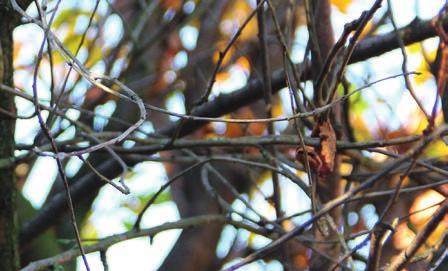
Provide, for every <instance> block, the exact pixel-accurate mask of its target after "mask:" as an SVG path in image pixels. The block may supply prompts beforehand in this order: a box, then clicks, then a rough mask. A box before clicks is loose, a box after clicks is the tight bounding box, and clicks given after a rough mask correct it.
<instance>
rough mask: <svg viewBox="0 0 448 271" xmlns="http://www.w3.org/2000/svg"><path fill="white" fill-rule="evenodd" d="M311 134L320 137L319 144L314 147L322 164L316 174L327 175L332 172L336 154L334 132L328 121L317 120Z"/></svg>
mask: <svg viewBox="0 0 448 271" xmlns="http://www.w3.org/2000/svg"><path fill="white" fill-rule="evenodd" d="M312 136H318V137H319V138H320V146H319V147H317V148H316V152H317V154H318V156H319V158H320V160H321V161H322V166H321V167H320V169H319V172H318V174H319V176H321V177H324V176H328V175H330V174H331V173H332V172H333V169H334V159H335V155H336V134H335V132H334V130H333V127H332V126H331V123H330V121H329V120H322V121H319V122H318V123H317V125H316V127H314V130H313V133H312Z"/></svg>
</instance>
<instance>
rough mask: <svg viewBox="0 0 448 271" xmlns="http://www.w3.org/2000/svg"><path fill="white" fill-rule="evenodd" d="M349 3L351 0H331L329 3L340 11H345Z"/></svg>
mask: <svg viewBox="0 0 448 271" xmlns="http://www.w3.org/2000/svg"><path fill="white" fill-rule="evenodd" d="M351 3H352V1H351V0H331V4H333V5H334V6H335V7H337V8H338V9H339V10H340V11H341V12H342V13H347V10H348V7H349V6H350V5H351Z"/></svg>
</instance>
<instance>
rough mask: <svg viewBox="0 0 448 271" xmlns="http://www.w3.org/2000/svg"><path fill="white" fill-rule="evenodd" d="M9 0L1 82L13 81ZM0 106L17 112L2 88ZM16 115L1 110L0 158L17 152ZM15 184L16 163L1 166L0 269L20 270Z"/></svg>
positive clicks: (2, 9) (1, 13)
mask: <svg viewBox="0 0 448 271" xmlns="http://www.w3.org/2000/svg"><path fill="white" fill-rule="evenodd" d="M8 2H9V1H7V0H0V83H2V84H6V85H9V86H11V85H13V65H12V50H13V49H12V48H13V47H12V29H13V22H14V18H13V15H12V14H13V13H12V10H11V9H10V6H9V3H8ZM0 107H1V109H3V110H6V111H8V112H15V108H14V97H13V96H12V95H10V94H7V93H5V92H0ZM14 125H15V119H14V118H12V117H11V116H8V115H7V114H2V113H0V160H3V161H8V160H9V159H12V157H13V156H14ZM16 194H17V191H16V185H15V176H14V166H12V165H11V166H8V167H0V270H3V271H9V270H18V263H19V257H18V250H17V218H16Z"/></svg>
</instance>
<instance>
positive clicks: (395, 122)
mask: <svg viewBox="0 0 448 271" xmlns="http://www.w3.org/2000/svg"><path fill="white" fill-rule="evenodd" d="M252 2H254V1H252ZM75 3H76V1H62V6H61V10H63V9H65V8H69V7H70V6H72V5H74V4H75ZM93 3H94V1H82V3H81V4H79V5H80V6H81V7H82V8H83V9H86V10H91V9H92V8H93V6H92V5H93ZM372 3H373V0H369V1H362V0H353V4H352V5H351V6H350V8H349V11H348V12H347V14H343V13H341V12H340V11H338V10H337V9H334V10H333V17H332V20H333V25H334V28H335V37H336V39H337V38H338V37H339V35H340V33H341V32H342V29H343V25H344V24H345V23H347V22H349V21H351V20H353V19H356V18H357V17H358V16H359V14H360V13H361V12H362V11H363V10H365V9H366V8H368V7H370V5H371V4H372ZM392 3H393V10H394V17H395V19H396V22H397V24H398V27H401V26H404V25H407V24H409V23H410V22H411V21H412V20H413V19H414V16H415V11H416V10H418V13H419V17H420V18H421V19H429V18H431V17H432V16H434V15H435V14H436V13H437V12H438V10H439V9H440V7H441V6H442V5H443V4H444V1H441V0H440V1H438V0H429V1H415V0H414V1H399V0H393V1H392ZM404 3H406V4H404ZM188 5H190V6H189V7H188V8H191V3H189V4H188ZM252 5H253V3H252ZM384 5H385V4H384ZM384 5H383V6H384ZM106 8H107V3H106V1H104V0H102V1H101V4H100V8H99V11H98V12H99V13H104V12H105V10H106ZM28 12H29V13H30V14H33V13H34V14H35V11H33V9H32V8H31V9H30V10H28ZM86 25H87V21H86V20H85V19H80V20H79V21H77V26H76V29H77V30H76V31H83V30H84V29H85V27H86ZM105 27H107V28H109V27H110V28H113V29H114V30H116V31H112V32H110V33H111V34H110V35H107V37H105V39H106V40H105V42H106V45H107V46H110V47H113V46H114V45H116V43H117V42H118V40H119V39H120V37H121V35H122V34H123V30H122V29H123V26H122V24H121V22H120V18H119V17H118V16H111V17H110V18H109V19H108V20H107V23H106V26H105ZM391 30H392V29H390V28H388V29H381V30H380V31H384V32H389V31H391ZM298 31H299V33H300V37H301V38H300V39H297V40H296V41H295V45H294V47H293V51H292V55H293V59H295V60H297V61H299V60H300V59H301V58H302V56H303V52H304V49H305V46H306V43H304V41H303V36H304V35H305V36H306V31H305V29H298ZM59 34H60V35H64V33H63V31H61V33H59ZM197 36H198V31H197V29H196V28H195V27H193V26H191V25H187V26H185V27H183V28H182V29H181V31H180V38H181V41H182V43H183V45H184V46H185V48H186V49H193V48H194V47H195V46H196V39H197ZM42 38H43V33H42V31H41V30H40V29H39V28H38V27H37V26H34V25H32V24H26V25H24V26H20V27H18V28H17V29H16V30H15V32H14V39H15V40H16V41H18V42H20V43H21V44H22V46H23V48H22V50H20V54H19V56H18V57H17V62H16V65H26V64H27V63H30V62H32V61H33V60H34V58H35V57H36V54H37V51H38V46H39V45H40V42H41V41H42ZM425 46H427V47H428V48H434V47H435V46H437V39H431V40H428V41H426V42H425ZM83 57H85V52H84V55H83V52H81V54H80V55H79V58H83ZM187 61H188V59H187V54H186V52H185V51H184V52H180V53H179V54H178V55H177V56H176V58H175V63H174V67H173V70H176V69H180V68H182V67H184V66H185V65H186V63H187ZM385 61H386V62H387V63H388V65H384V62H385ZM401 61H402V58H401V53H400V52H399V51H398V50H394V51H392V52H389V53H387V54H385V55H383V56H382V57H381V58H373V59H371V60H368V61H365V62H363V63H359V64H354V65H351V66H350V67H349V68H348V72H347V76H348V78H349V80H350V81H352V82H354V83H356V84H359V86H362V85H363V84H364V83H365V81H366V80H371V81H373V80H376V79H380V78H383V77H386V76H390V75H392V74H396V73H397V72H396V71H398V70H400V66H401ZM419 63H420V61H419V59H411V61H410V62H409V66H408V69H409V70H415V69H417V67H418V65H419ZM44 69H45V68H44ZM94 69H95V70H96V71H97V72H102V71H103V69H104V67H101V65H99V66H97V67H94ZM118 70H119V67H118V68H117V69H116V70H115V71H112V74H114V73H118ZM366 74H371V75H372V76H373V78H366ZM166 76H173V74H172V73H171V74H166ZM174 76H175V74H174ZM43 80H44V79H43ZM15 81H16V82H20V83H19V86H20V87H22V88H23V89H25V90H26V91H27V92H28V93H31V83H32V82H31V79H30V77H29V73H27V72H23V71H19V72H17V73H16V74H15ZM246 82H247V74H246V72H245V71H244V70H243V69H241V68H240V67H239V66H233V67H232V68H231V70H230V77H229V79H228V80H227V81H225V82H223V83H219V84H217V85H216V86H215V87H214V89H213V92H212V93H213V95H219V93H228V92H231V91H233V90H235V89H238V88H240V87H242V86H244V85H245V84H246ZM402 85H403V82H402V80H401V79H395V80H388V81H385V82H384V83H381V84H377V85H375V86H373V87H371V88H369V89H367V90H364V91H363V92H362V95H365V96H364V97H366V98H367V100H377V99H378V98H379V97H380V98H382V99H384V100H386V101H388V104H381V103H374V102H372V103H370V104H369V105H370V106H372V110H370V111H369V112H368V113H366V114H367V116H366V118H367V119H370V120H372V122H374V120H375V121H378V122H380V123H383V122H385V123H387V124H388V125H390V126H391V127H395V128H397V127H399V126H400V124H402V123H406V122H407V120H408V118H409V117H410V116H411V114H412V108H411V107H412V104H413V103H414V102H413V100H412V98H411V97H410V95H409V94H408V93H407V92H403V90H402V89H403V88H402ZM87 87H88V85H87V84H86V83H84V85H82V84H81V85H80V87H79V90H77V91H78V95H79V97H82V95H83V94H84V93H85V90H86V89H87ZM40 88H41V89H42V88H45V82H40ZM434 90H435V85H434V82H428V83H426V84H425V85H423V86H420V87H419V91H418V96H419V97H421V98H422V101H423V103H424V105H425V108H426V109H427V111H429V110H430V109H431V108H432V105H433V104H434V98H435V91H434ZM428 93H429V94H428ZM39 96H40V98H42V99H48V98H49V94H48V92H45V91H40V93H39ZM280 96H281V97H283V98H282V99H283V100H284V101H285V110H284V112H286V113H288V112H290V110H289V108H288V106H287V105H288V102H287V99H288V96H289V95H288V93H287V91H286V90H284V91H281V92H280ZM16 104H17V107H18V112H19V114H20V115H29V114H30V113H32V112H33V106H32V104H31V103H29V102H25V101H23V100H21V99H16ZM389 106H393V107H395V108H397V110H399V112H400V114H399V115H398V116H396V118H393V119H390V114H389V113H388V112H389V111H388V110H389V109H388V107H389ZM167 108H168V109H170V110H172V111H175V112H178V113H185V109H184V107H183V96H182V95H181V94H180V93H178V94H176V95H172V96H171V97H170V98H169V99H168V101H167ZM114 109H115V103H114V102H109V103H107V104H105V105H103V106H101V107H98V108H97V109H96V111H97V113H101V114H102V115H105V116H108V115H110V114H111V113H112V112H113V110H114ZM70 115H71V117H72V118H74V119H76V118H77V117H78V116H79V113H78V112H77V111H75V110H72V111H71V112H70ZM95 125H99V126H102V125H105V121H104V119H100V118H98V119H96V120H95ZM145 129H147V131H148V132H150V131H152V126H151V124H150V123H146V126H145ZM277 129H282V127H281V126H279V127H277ZM37 131H38V126H37V121H36V118H32V119H29V120H18V121H17V127H16V141H17V142H18V143H24V144H31V143H32V140H33V137H34V135H35V134H36V132H37ZM73 135H74V131H73V130H68V131H66V133H65V134H64V136H66V138H70V137H72V136H73ZM17 154H20V152H18V153H17ZM80 166H81V162H80V161H79V159H78V158H71V160H70V162H69V163H68V165H67V174H68V175H69V176H70V175H71V174H72V175H73V174H74V173H75V172H76V170H77V169H78V168H79V167H80ZM42 169H45V174H43V173H42ZM56 174H57V172H56V165H55V162H54V160H53V159H52V158H49V157H41V158H38V159H37V161H36V164H35V165H34V167H33V171H32V172H31V173H30V175H29V177H28V180H27V182H26V184H25V186H24V187H23V191H22V192H23V195H24V196H25V197H26V198H27V199H28V200H29V201H30V202H31V204H32V205H33V206H34V207H35V208H39V207H40V206H42V204H43V202H44V200H45V198H46V196H47V194H48V192H49V189H50V187H51V185H52V183H53V182H54V181H55V177H56ZM166 180H167V176H166V173H165V170H164V168H163V166H161V164H159V163H156V162H144V163H140V164H138V165H137V166H135V167H134V169H133V170H132V175H131V176H130V177H129V178H127V183H128V184H129V186H130V188H131V192H132V193H131V194H130V195H128V196H124V195H122V194H121V193H119V192H117V191H116V190H114V189H113V188H111V187H110V186H104V187H103V188H102V189H101V191H100V193H99V195H98V197H97V198H96V200H95V202H94V204H93V210H92V214H91V216H90V217H89V225H90V228H88V229H87V233H88V230H89V229H90V231H91V232H90V233H92V232H94V233H95V234H96V235H97V237H98V238H102V237H107V236H109V235H111V234H116V233H120V232H124V231H126V227H125V225H124V223H123V221H127V222H132V221H133V220H134V216H133V214H132V212H131V211H129V209H127V208H125V207H123V205H126V204H128V205H132V204H133V203H134V204H135V202H136V201H138V198H139V196H140V197H141V196H143V195H145V194H146V193H148V191H156V190H157V189H158V188H159V187H160V186H161V185H162V184H163V183H164V182H165V181H166ZM281 184H282V188H283V191H285V193H284V197H283V200H284V204H287V205H288V206H295V207H293V208H288V210H287V212H288V213H290V214H292V213H295V212H299V211H303V210H306V209H308V206H309V200H308V199H307V198H306V197H305V196H304V194H303V192H302V191H301V190H300V189H298V188H297V187H296V186H295V185H293V184H291V182H289V181H287V180H285V179H282V180H281ZM261 190H262V191H263V193H264V194H267V195H269V194H270V193H271V192H272V191H271V185H270V184H269V182H266V184H265V185H263V186H262V187H261ZM252 202H253V204H254V206H256V208H257V209H258V210H259V211H260V212H262V213H263V214H265V215H266V216H268V217H269V216H273V210H272V208H270V206H269V205H268V204H266V202H265V200H264V198H263V197H262V196H261V195H258V196H255V197H254V199H253V200H252ZM233 207H234V208H235V209H237V210H238V209H242V208H244V207H243V205H242V204H241V202H238V201H236V202H234V204H233ZM288 213H287V214H288ZM364 213H365V214H367V215H368V216H369V217H371V218H373V219H371V220H369V221H370V224H371V225H373V224H374V222H375V216H374V215H375V214H374V210H373V211H372V209H371V208H370V209H369V207H368V206H367V208H366V210H365V212H364ZM307 218H309V216H308V215H304V216H301V217H298V218H297V219H296V220H295V222H296V223H300V222H303V221H304V220H305V219H307ZM177 219H179V213H178V211H177V209H176V206H175V205H174V203H172V202H165V203H160V204H156V205H154V206H153V207H151V208H150V209H149V211H148V212H147V213H146V215H145V216H144V218H143V221H142V225H143V226H144V227H151V226H156V225H160V224H162V223H164V222H169V221H176V220H177ZM352 219H354V220H356V219H357V217H352ZM179 234H180V230H172V231H167V232H164V233H160V234H158V235H157V236H155V238H154V240H153V242H152V243H150V242H149V240H148V238H137V239H133V240H129V241H126V242H122V243H120V244H117V245H114V246H112V247H111V248H110V249H108V251H107V256H108V262H109V268H110V270H111V271H115V270H126V269H127V270H136V271H139V270H156V269H157V267H158V266H159V265H160V264H161V263H162V261H163V259H164V257H165V256H166V255H167V253H168V252H169V251H170V249H171V247H172V246H173V244H174V243H175V241H176V239H177V238H178V236H179ZM236 234H237V231H236V230H234V229H233V228H232V227H226V228H225V230H224V232H223V235H222V238H221V242H220V245H219V246H218V250H217V253H218V254H219V255H224V254H225V252H226V251H227V250H228V249H229V246H230V243H231V241H232V240H233V238H235V236H236ZM238 234H239V235H243V236H244V235H245V234H246V235H247V234H248V233H247V232H244V231H241V232H239V233H238ZM358 241H359V240H358ZM268 243H269V240H267V239H265V238H262V237H256V238H255V239H254V244H255V245H256V246H260V247H261V246H263V245H266V244H268ZM354 244H356V241H355V242H353V244H352V245H354ZM364 253H366V251H364ZM88 261H89V264H90V266H91V268H92V270H102V269H103V267H102V264H101V262H100V259H99V254H98V253H93V254H89V255H88ZM78 262H79V263H80V261H79V259H78ZM357 268H358V269H359V270H362V268H363V266H362V265H360V266H357ZM78 270H84V267H83V265H82V264H78ZM241 270H245V271H249V270H272V271H274V270H282V269H281V266H280V264H279V263H278V262H275V261H272V262H270V263H268V264H263V263H259V262H256V263H253V264H250V265H247V266H245V267H243V268H241Z"/></svg>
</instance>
